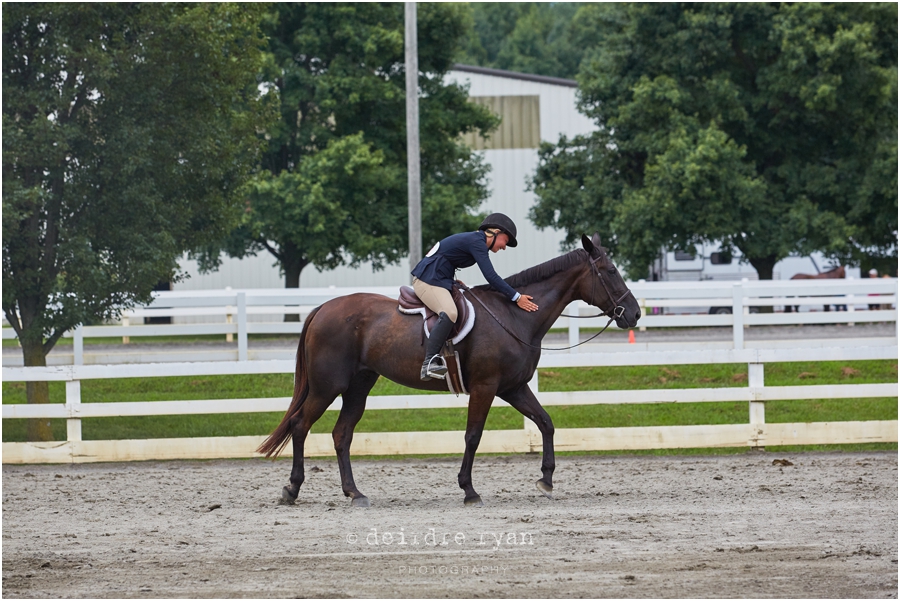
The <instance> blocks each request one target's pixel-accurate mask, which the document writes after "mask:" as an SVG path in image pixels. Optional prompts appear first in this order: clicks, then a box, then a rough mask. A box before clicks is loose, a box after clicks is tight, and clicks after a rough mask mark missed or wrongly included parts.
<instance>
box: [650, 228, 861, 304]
mask: <svg viewBox="0 0 900 601" xmlns="http://www.w3.org/2000/svg"><path fill="white" fill-rule="evenodd" d="M832 267H835V265H832V264H831V262H830V261H829V259H827V258H825V256H824V255H822V254H821V253H814V254H812V255H808V256H793V257H787V258H785V259H782V260H781V261H779V262H778V263H776V264H775V268H774V269H773V271H772V279H773V280H789V279H791V278H792V277H794V276H795V275H797V274H801V273H805V274H810V275H815V274H818V273H822V272H824V271H827V270H829V269H831V268H832ZM846 273H847V277H848V278H859V277H860V273H859V268H858V267H848V268H846ZM745 279H746V280H758V279H759V275H758V274H757V273H756V269H754V268H753V266H752V265H750V263H749V262H748V261H746V260H745V259H744V258H743V257H742V256H741V254H740V251H737V250H735V251H734V253H733V254H732V253H728V252H725V251H723V250H722V249H721V248H720V247H719V245H706V244H703V245H700V244H698V245H697V246H696V247H695V252H694V253H693V254H691V253H689V252H684V251H670V250H667V249H662V250H661V251H660V253H659V256H658V258H657V259H656V261H654V262H653V264H652V265H651V266H650V273H649V277H648V280H650V281H662V282H690V281H706V280H714V281H735V282H738V281H741V280H745ZM707 311H708V312H709V313H711V314H723V313H731V307H708V308H706V307H687V308H685V309H683V310H682V312H685V313H704V312H707ZM751 311H753V312H756V309H755V308H752V309H751Z"/></svg>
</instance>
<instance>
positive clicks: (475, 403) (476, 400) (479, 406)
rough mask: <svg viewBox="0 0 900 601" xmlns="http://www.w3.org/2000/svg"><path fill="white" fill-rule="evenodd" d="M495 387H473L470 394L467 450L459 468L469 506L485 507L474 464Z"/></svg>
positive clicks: (462, 487)
mask: <svg viewBox="0 0 900 601" xmlns="http://www.w3.org/2000/svg"><path fill="white" fill-rule="evenodd" d="M494 393H495V391H494V390H493V389H489V390H485V389H484V388H483V387H481V388H478V389H473V390H472V391H471V392H470V394H469V418H468V421H467V422H466V450H465V453H464V454H463V461H462V467H460V469H459V477H458V481H459V487H460V488H461V489H463V490H464V491H465V493H466V497H465V500H464V501H463V502H464V503H465V504H466V506H468V507H483V506H484V503H483V502H482V500H481V497H480V496H479V495H478V493H477V492H475V488H474V487H473V486H472V464H473V463H474V462H475V451H477V450H478V444H479V443H480V442H481V435H482V434H483V433H484V423H485V422H486V421H487V415H488V412H489V411H490V410H491V403H492V402H493V401H494Z"/></svg>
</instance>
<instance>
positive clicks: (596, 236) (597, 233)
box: [591, 232, 603, 248]
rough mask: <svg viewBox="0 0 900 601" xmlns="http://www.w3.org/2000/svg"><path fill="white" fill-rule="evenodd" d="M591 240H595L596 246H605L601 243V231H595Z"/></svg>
mask: <svg viewBox="0 0 900 601" xmlns="http://www.w3.org/2000/svg"><path fill="white" fill-rule="evenodd" d="M591 242H593V243H594V246H596V247H597V248H600V247H601V246H603V245H602V244H600V232H594V236H593V237H592V238H591Z"/></svg>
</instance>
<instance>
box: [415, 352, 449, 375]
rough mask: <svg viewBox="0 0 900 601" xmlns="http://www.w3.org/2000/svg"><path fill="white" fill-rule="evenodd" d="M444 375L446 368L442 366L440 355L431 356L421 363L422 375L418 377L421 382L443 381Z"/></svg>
mask: <svg viewBox="0 0 900 601" xmlns="http://www.w3.org/2000/svg"><path fill="white" fill-rule="evenodd" d="M446 375H447V366H446V365H445V364H444V360H443V358H442V357H441V356H440V355H433V356H432V357H430V358H428V359H425V362H424V363H422V373H421V374H420V375H419V377H420V378H421V379H422V380H423V381H427V380H443V379H444V377H445V376H446Z"/></svg>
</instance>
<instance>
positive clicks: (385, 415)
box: [3, 361, 897, 454]
mask: <svg viewBox="0 0 900 601" xmlns="http://www.w3.org/2000/svg"><path fill="white" fill-rule="evenodd" d="M765 372H766V373H765V381H766V385H768V386H792V385H804V384H812V383H815V384H844V383H877V382H896V381H897V362H896V361H854V362H818V363H814V362H800V363H780V364H777V363H773V364H769V365H767V366H766V368H765ZM539 382H540V390H541V391H542V392H547V391H569V390H639V389H650V388H716V387H744V386H747V374H746V366H744V365H740V364H722V365H681V366H629V367H612V368H598V367H591V368H566V369H552V370H545V369H542V370H540V371H539ZM291 389H292V376H291V375H290V374H263V375H235V376H200V377H171V378H142V379H116V380H86V381H84V382H82V402H85V403H109V402H127V401H165V400H197V399H220V398H254V397H284V396H289V395H290V393H291ZM372 394H373V395H385V394H392V395H397V394H423V391H418V390H413V389H409V388H405V387H403V386H400V385H398V384H395V383H393V382H390V381H388V380H385V379H383V378H382V379H380V380H379V381H378V383H377V384H376V385H375V388H374V389H373V391H372ZM50 398H51V402H56V403H63V402H65V386H64V384H63V383H61V382H51V383H50ZM3 402H4V403H24V402H26V401H25V384H24V383H22V382H4V383H3ZM547 411H548V413H550V415H551V417H552V418H553V421H554V424H555V425H556V427H557V428H588V427H622V426H630V427H640V426H664V425H701V424H732V423H747V421H748V406H747V403H745V402H734V403H731V402H727V403H726V402H717V403H679V404H672V403H667V404H649V405H577V406H558V407H548V408H547ZM337 415H338V413H337V412H336V411H327V412H326V413H325V415H324V416H323V417H322V418H321V419H320V420H319V421H318V422H317V423H316V424H315V425H314V427H313V430H312V431H313V432H316V433H327V432H330V431H331V429H332V428H333V427H334V422H335V421H336V420H337ZM281 417H282V414H281V413H280V412H279V413H244V414H216V415H185V416H145V417H110V418H93V419H85V420H83V421H82V434H83V437H84V439H85V440H113V439H142V438H178V437H207V436H242V435H259V434H268V433H269V432H271V431H272V430H273V429H274V428H275V426H276V425H277V424H278V422H279V421H280V420H281ZM523 419H524V418H523V417H522V415H521V414H519V413H518V412H517V411H515V410H514V409H512V408H511V407H509V406H506V405H505V404H504V403H502V402H497V403H496V405H495V407H494V408H493V409H492V410H491V413H490V416H489V417H488V421H487V425H486V427H487V429H493V430H506V429H519V428H521V427H522V424H523ZM895 419H897V399H896V398H882V399H820V400H790V401H771V402H768V403H766V421H767V422H769V423H787V422H812V421H857V420H895ZM49 421H50V424H51V429H52V430H53V433H54V437H55V438H56V439H57V440H64V439H65V436H66V427H65V420H49ZM465 423H466V410H465V409H463V408H459V409H429V410H378V411H368V412H366V413H365V415H364V416H363V419H362V421H361V422H360V423H359V425H358V426H357V431H358V432H391V431H394V432H398V431H433V430H463V429H465ZM25 425H26V424H25V420H20V419H15V420H14V419H8V420H3V441H4V442H16V441H24V440H25ZM822 448H830V447H822ZM840 448H845V449H846V448H848V447H847V446H843V447H840ZM864 448H873V449H874V448H894V449H896V448H897V445H896V444H893V445H887V446H885V445H875V446H874V447H873V446H872V445H868V446H864ZM742 451H743V449H737V450H736V452H742ZM686 452H687V451H685V450H683V449H679V450H668V451H659V453H661V454H673V453H677V454H684V453H686ZM717 452H729V451H727V450H719V451H717Z"/></svg>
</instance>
